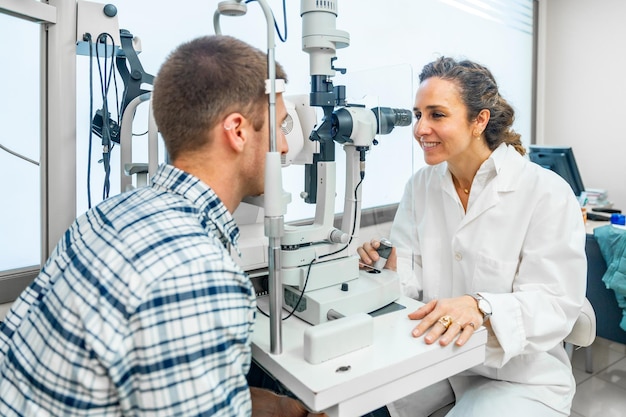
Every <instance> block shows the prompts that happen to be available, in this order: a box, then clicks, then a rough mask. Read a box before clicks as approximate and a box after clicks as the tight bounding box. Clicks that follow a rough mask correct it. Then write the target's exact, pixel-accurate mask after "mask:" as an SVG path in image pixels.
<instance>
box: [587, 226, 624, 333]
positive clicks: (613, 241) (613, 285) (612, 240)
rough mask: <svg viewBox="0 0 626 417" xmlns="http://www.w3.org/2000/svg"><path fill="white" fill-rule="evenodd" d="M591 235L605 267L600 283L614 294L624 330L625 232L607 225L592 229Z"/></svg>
mask: <svg viewBox="0 0 626 417" xmlns="http://www.w3.org/2000/svg"><path fill="white" fill-rule="evenodd" d="M593 235H594V237H595V238H596V240H597V242H598V246H600V252H601V253H602V257H603V258H604V260H605V261H606V266H607V268H606V272H605V273H604V275H603V276H602V281H603V282H604V284H605V285H606V287H607V288H609V289H612V290H613V291H614V292H615V298H616V299H617V305H618V306H619V307H620V308H621V309H622V321H621V322H620V327H621V328H622V329H623V330H626V230H625V229H622V228H618V227H614V226H613V225H607V226H601V227H596V228H595V229H593Z"/></svg>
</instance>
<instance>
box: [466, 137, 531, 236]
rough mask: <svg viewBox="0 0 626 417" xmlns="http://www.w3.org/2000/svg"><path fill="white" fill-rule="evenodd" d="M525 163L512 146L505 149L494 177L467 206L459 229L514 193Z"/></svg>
mask: <svg viewBox="0 0 626 417" xmlns="http://www.w3.org/2000/svg"><path fill="white" fill-rule="evenodd" d="M505 146H506V145H505ZM525 162H526V161H525V159H524V158H523V157H522V156H521V155H520V154H519V153H518V152H517V151H516V150H515V148H513V147H512V146H507V147H506V153H505V154H504V155H503V158H502V159H501V160H500V161H499V162H498V163H497V165H496V176H495V177H494V178H493V179H492V180H491V181H490V182H489V183H488V184H487V185H486V187H485V189H484V190H483V191H482V192H481V193H480V195H478V197H477V199H476V200H475V201H473V203H472V204H471V205H470V206H469V208H468V210H467V213H466V214H465V217H464V218H463V220H462V221H461V224H460V225H459V229H461V228H463V227H465V226H466V225H468V224H470V223H471V222H473V221H474V220H476V219H477V218H478V217H480V215H482V214H483V213H484V212H486V211H487V210H489V209H491V208H492V207H495V206H497V205H498V204H499V202H500V199H501V197H502V195H503V194H504V193H508V192H512V191H515V189H516V188H517V185H518V183H519V178H520V177H521V171H522V170H523V169H524V163H525ZM470 198H471V197H470Z"/></svg>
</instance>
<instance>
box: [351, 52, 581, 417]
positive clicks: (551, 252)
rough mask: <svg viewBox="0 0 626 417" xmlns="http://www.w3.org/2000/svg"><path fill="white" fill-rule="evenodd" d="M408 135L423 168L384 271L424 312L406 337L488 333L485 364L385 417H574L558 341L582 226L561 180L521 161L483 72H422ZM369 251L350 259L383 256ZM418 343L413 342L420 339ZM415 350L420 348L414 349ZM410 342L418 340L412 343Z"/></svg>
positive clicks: (571, 317)
mask: <svg viewBox="0 0 626 417" xmlns="http://www.w3.org/2000/svg"><path fill="white" fill-rule="evenodd" d="M419 79H420V85H419V88H418V91H417V94H416V98H415V108H414V112H415V118H416V122H415V126H414V135H415V139H416V140H417V141H418V143H419V144H420V146H421V147H422V149H423V152H424V159H425V161H426V163H427V166H426V167H424V168H422V169H421V170H419V171H418V172H417V173H415V174H414V175H413V176H412V178H410V180H409V182H408V183H407V185H406V188H405V192H404V196H403V198H402V200H401V202H400V205H399V208H398V212H397V214H396V217H395V219H394V223H393V226H392V230H391V236H390V240H391V241H392V242H393V243H394V245H395V248H394V251H393V252H392V255H391V256H390V257H389V258H388V261H387V264H386V268H391V269H395V270H397V271H398V273H399V274H400V277H401V279H402V282H403V290H404V292H405V294H406V295H408V296H410V297H414V298H419V297H420V294H423V301H424V302H425V303H426V304H425V305H424V306H423V307H421V308H420V309H418V310H417V311H414V312H412V313H410V314H409V318H410V319H414V320H419V322H416V326H415V328H414V330H413V336H414V337H420V336H424V338H423V342H425V343H429V344H431V343H439V344H441V345H448V344H450V343H455V344H457V345H463V344H464V343H465V342H467V340H468V339H469V338H471V337H472V335H473V333H474V331H475V330H476V329H477V328H478V327H479V326H481V325H484V326H485V327H486V328H487V331H488V334H489V338H488V342H487V350H486V359H485V362H484V364H483V365H481V366H478V367H475V368H472V369H471V370H469V371H467V372H464V373H462V374H459V375H455V376H453V377H451V378H449V379H447V380H444V381H442V382H440V383H437V384H435V385H433V386H431V387H429V388H427V389H425V390H423V391H421V392H417V393H415V394H413V395H410V396H408V397H405V398H403V399H401V400H398V401H396V402H394V403H393V404H389V406H388V409H389V412H390V414H391V415H392V416H415V417H420V416H428V415H430V414H431V413H433V412H434V411H435V410H439V409H441V408H442V407H444V406H446V405H447V404H451V405H450V407H451V410H450V411H449V413H448V414H447V415H448V416H454V417H458V416H474V417H477V416H507V417H511V416H519V417H529V416H532V417H551V416H555V417H556V416H569V414H570V408H571V403H572V399H573V397H574V392H575V388H576V386H575V381H574V377H573V375H572V369H571V364H570V361H569V360H568V356H567V354H566V352H565V349H564V347H563V343H562V342H563V339H564V338H565V337H566V336H567V335H568V333H569V332H570V331H571V329H572V326H573V325H574V323H575V321H576V319H577V317H578V315H579V313H580V311H581V306H582V305H583V302H584V299H585V285H586V256H585V228H584V223H583V221H582V216H581V211H580V206H579V203H578V201H577V199H576V197H575V196H574V193H573V192H572V189H571V188H570V186H569V185H568V184H567V183H566V182H565V181H564V180H563V179H562V178H561V177H560V176H558V175H557V174H555V173H554V172H552V171H549V170H547V169H544V168H542V167H541V166H539V165H537V164H535V163H532V162H530V161H529V160H528V159H527V158H525V157H524V156H523V155H524V154H525V150H524V148H523V147H522V145H521V141H520V136H519V134H517V133H515V132H514V131H512V130H511V126H512V123H513V117H514V111H513V109H512V107H511V106H510V105H509V104H508V103H507V102H506V101H505V99H504V98H502V97H501V96H500V94H499V92H498V86H497V84H496V81H495V79H494V77H493V76H492V74H491V72H490V71H489V70H488V69H487V68H485V67H483V66H481V65H479V64H476V63H474V62H471V61H460V62H457V61H455V60H453V59H451V58H447V57H443V58H439V59H438V60H436V61H435V62H432V63H430V64H428V65H426V66H425V67H424V68H423V70H422V73H421V74H420V77H419ZM378 245H379V242H378V241H372V242H369V243H365V244H364V245H363V246H362V247H361V248H359V249H358V251H359V255H360V256H361V259H362V261H363V262H364V263H366V264H372V263H373V262H375V261H376V260H377V259H378V255H377V254H376V251H375V249H376V248H377V247H378ZM420 342H421V341H420ZM423 342H422V343H423ZM416 343H417V341H416Z"/></svg>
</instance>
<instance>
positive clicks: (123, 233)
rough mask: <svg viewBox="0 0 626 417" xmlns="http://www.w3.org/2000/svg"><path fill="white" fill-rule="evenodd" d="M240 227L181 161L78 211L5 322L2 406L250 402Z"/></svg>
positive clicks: (72, 411) (110, 407)
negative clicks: (234, 254)
mask: <svg viewBox="0 0 626 417" xmlns="http://www.w3.org/2000/svg"><path fill="white" fill-rule="evenodd" d="M238 237H239V229H238V228H237V226H236V224H235V222H234V221H233V219H232V217H231V215H230V213H229V212H228V211H227V210H226V207H225V206H224V205H223V204H222V202H221V201H220V200H219V198H218V197H217V196H216V195H215V194H214V192H213V191H212V190H211V189H210V188H209V187H208V186H207V185H206V184H204V183H202V182H201V181H200V180H198V179H197V178H195V177H193V176H191V175H189V174H187V173H185V172H183V171H180V170H178V169H176V168H174V167H173V166H170V165H163V166H161V167H160V168H159V170H158V172H157V174H156V176H155V177H154V179H153V185H152V186H151V187H144V188H140V189H137V190H134V191H132V192H128V193H124V194H120V195H118V196H115V197H113V198H110V199H108V200H106V201H104V202H103V203H101V204H99V205H98V206H97V207H95V208H93V209H92V210H90V211H89V212H87V213H86V214H85V215H83V216H81V217H79V218H78V219H77V220H76V221H75V222H74V224H73V225H72V226H71V227H70V228H69V229H68V230H67V232H66V233H65V235H64V236H63V237H62V239H61V240H60V242H59V244H58V245H57V247H56V248H55V250H54V253H53V254H52V256H51V257H50V259H49V260H48V262H46V265H45V266H44V268H43V270H42V271H41V273H40V274H39V276H38V277H37V279H36V280H35V281H34V282H33V284H32V285H31V286H30V287H29V288H28V289H27V290H26V291H25V292H24V293H23V294H22V295H21V296H20V298H19V299H18V300H17V301H16V302H15V303H14V305H13V307H12V309H11V311H10V312H9V314H8V315H7V317H6V320H5V322H4V323H2V325H0V415H2V416H14V415H15V416H25V415H27V416H47V415H51V416H87V415H88V416H121V415H158V416H195V415H211V416H246V415H250V413H251V404H250V394H249V390H248V385H247V383H246V374H247V372H248V369H249V366H250V358H251V353H250V339H251V336H252V326H253V323H254V317H255V308H256V302H255V296H254V290H253V287H252V285H251V283H250V281H249V279H248V278H247V276H246V275H245V273H244V272H243V271H242V270H241V268H240V267H239V266H237V264H236V263H235V262H234V261H233V260H232V258H231V257H230V254H229V249H228V245H229V244H232V245H236V243H237V239H238Z"/></svg>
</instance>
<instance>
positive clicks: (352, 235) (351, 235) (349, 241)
mask: <svg viewBox="0 0 626 417" xmlns="http://www.w3.org/2000/svg"><path fill="white" fill-rule="evenodd" d="M364 178H365V172H364V171H361V180H360V181H359V183H358V184H357V185H356V186H355V187H354V200H355V201H357V199H358V190H359V187H360V186H361V183H363V179H364ZM357 213H358V204H355V205H354V221H353V223H352V233H350V240H348V243H346V245H345V246H344V247H343V248H341V249H339V250H336V251H335V252H331V253H327V254H325V255H322V256H320V257H319V258H313V259H312V260H311V262H309V266H308V268H307V271H306V277H305V279H304V285H303V286H302V291H301V292H300V296H299V297H298V301H297V302H296V305H295V306H294V307H293V309H292V310H291V311H290V312H289V314H288V315H287V316H286V317H283V318H282V320H287V319H288V318H290V317H291V316H293V314H294V313H295V312H296V311H297V309H298V307H299V306H300V302H302V299H303V298H304V293H305V292H306V287H307V284H308V283H309V276H310V274H311V267H312V266H313V264H314V263H315V261H317V260H318V259H322V258H326V257H328V256H332V255H335V254H337V253H340V252H342V251H344V250H346V249H347V248H348V247H349V246H350V244H351V243H352V239H353V237H354V233H355V231H356V217H357ZM257 310H258V311H259V312H261V314H263V315H264V316H266V317H269V315H268V314H267V313H266V312H265V311H263V310H261V308H260V307H259V306H257Z"/></svg>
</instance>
